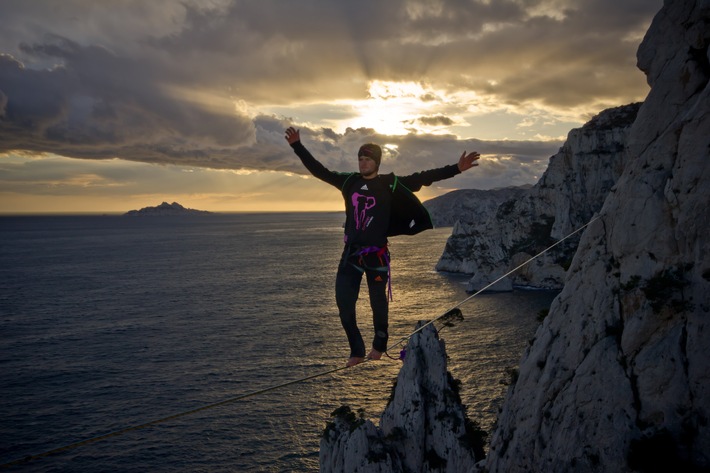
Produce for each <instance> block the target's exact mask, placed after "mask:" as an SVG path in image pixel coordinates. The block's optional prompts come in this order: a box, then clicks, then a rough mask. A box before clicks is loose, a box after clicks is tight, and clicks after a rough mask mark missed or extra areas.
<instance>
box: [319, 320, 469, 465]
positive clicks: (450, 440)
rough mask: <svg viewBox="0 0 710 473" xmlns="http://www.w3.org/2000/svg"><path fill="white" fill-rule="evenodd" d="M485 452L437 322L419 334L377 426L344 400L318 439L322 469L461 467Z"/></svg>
mask: <svg viewBox="0 0 710 473" xmlns="http://www.w3.org/2000/svg"><path fill="white" fill-rule="evenodd" d="M474 452H476V453H477V454H478V455H479V459H480V458H481V457H482V452H483V440H482V438H480V437H477V431H476V426H475V424H473V423H471V422H470V421H469V420H468V418H467V417H466V413H465V409H464V407H463V405H462V404H461V399H460V397H459V394H458V384H457V382H456V381H455V380H454V379H453V378H452V377H451V375H450V374H449V373H448V372H447V367H446V351H445V348H444V342H443V340H441V339H439V337H438V334H437V332H436V330H435V329H434V327H433V325H428V326H426V327H425V328H424V329H423V330H422V331H421V332H419V333H417V334H415V335H414V336H413V337H412V338H411V339H410V341H409V343H408V345H407V355H406V357H405V360H404V364H403V366H402V369H401V370H400V373H399V376H398V377H397V382H396V385H395V387H394V389H393V393H392V398H391V399H390V402H389V404H388V405H387V407H386V409H385V411H384V413H383V414H382V416H381V418H380V426H379V427H376V426H375V425H374V424H373V423H372V422H371V421H370V420H366V419H364V418H361V417H358V416H357V415H356V414H355V413H353V412H352V411H351V410H350V408H349V407H347V406H343V407H341V408H340V409H338V410H337V411H336V412H335V413H334V421H333V422H332V423H331V424H329V425H328V427H327V428H326V430H325V432H324V434H323V438H322V439H321V445H320V471H321V472H323V473H327V472H333V473H344V472H355V471H357V472H379V473H386V472H405V471H406V472H418V471H422V472H424V471H436V472H449V473H459V472H462V471H468V470H470V469H471V468H473V465H474V463H475V454H476V453H474Z"/></svg>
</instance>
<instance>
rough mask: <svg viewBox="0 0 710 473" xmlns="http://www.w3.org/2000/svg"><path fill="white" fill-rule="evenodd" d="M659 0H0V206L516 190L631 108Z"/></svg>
mask: <svg viewBox="0 0 710 473" xmlns="http://www.w3.org/2000/svg"><path fill="white" fill-rule="evenodd" d="M661 6H662V0H624V1H619V0H387V1H383V0H258V1H256V0H252V1H248V0H179V1H178V0H175V1H173V0H152V1H150V2H146V1H144V0H116V1H110V2H108V1H105V2H97V1H95V0H62V1H55V0H0V213H18V212H30V213H36V212H125V211H127V210H130V209H134V208H141V207H145V206H151V205H157V204H159V203H160V202H162V201H168V202H173V201H177V202H180V203H181V204H183V205H185V206H186V207H191V208H198V209H205V210H214V211H243V210H244V211H251V210H337V209H341V208H342V203H341V197H340V195H339V193H338V191H337V190H335V189H334V188H332V187H330V186H328V185H327V184H323V183H321V182H320V181H317V180H315V179H313V178H309V177H308V176H307V175H306V174H304V173H305V171H304V169H303V167H302V165H301V164H300V161H299V160H298V158H297V157H296V156H295V155H294V154H293V153H292V151H291V149H290V147H289V146H288V145H287V143H286V141H285V140H284V129H285V128H286V127H287V126H289V125H294V126H295V127H297V128H299V129H300V130H301V137H302V140H303V142H304V144H305V145H306V146H307V147H308V148H309V149H310V150H311V152H312V153H313V154H314V155H315V156H316V157H317V158H318V159H320V160H321V161H322V162H323V163H324V164H325V165H326V166H327V167H328V168H330V169H332V170H338V171H350V170H356V169H357V166H356V156H355V154H356V151H357V149H358V148H359V146H360V145H361V144H362V143H364V142H370V141H372V142H376V143H380V144H381V145H383V146H384V148H385V156H384V157H383V163H382V168H381V172H392V171H394V172H396V173H397V174H400V175H406V174H409V173H412V172H415V171H418V170H422V169H428V168H431V167H436V166H441V165H444V164H450V163H453V162H456V161H457V159H458V156H460V155H461V153H462V152H463V151H464V150H466V151H473V150H477V151H479V152H481V153H482V155H483V158H482V159H481V165H480V166H479V167H477V168H474V169H472V170H471V171H468V172H466V173H465V174H463V175H460V176H457V177H456V178H454V179H451V180H448V181H443V182H440V183H437V184H435V185H434V186H432V187H430V188H425V190H423V191H422V192H420V197H421V198H422V199H426V198H430V197H434V196H436V195H439V194H441V193H444V192H447V191H449V190H453V189H460V188H478V189H489V188H495V187H502V186H507V185H522V184H534V183H535V182H536V181H537V179H538V178H539V177H540V175H541V173H542V172H543V171H544V170H545V168H546V166H547V162H548V159H549V157H550V156H551V155H552V154H554V153H555V152H557V150H558V148H559V146H560V145H561V144H562V142H563V141H564V138H565V136H566V135H567V133H568V131H569V130H570V129H572V128H575V127H579V126H581V125H582V124H583V123H584V122H586V121H587V120H588V119H589V118H591V117H592V116H593V115H595V114H596V113H598V112H600V111H601V110H603V109H605V108H608V107H613V106H618V105H623V104H626V103H630V102H634V101H639V100H643V99H644V98H645V96H646V94H647V93H648V86H647V85H646V81H645V76H644V74H643V73H642V72H641V71H639V70H638V69H637V68H636V50H637V48H638V45H639V43H640V42H641V40H642V38H643V35H644V33H645V31H646V30H647V28H648V26H649V24H650V22H651V20H652V18H653V16H654V15H655V13H656V12H657V11H658V10H659V9H660V8H661Z"/></svg>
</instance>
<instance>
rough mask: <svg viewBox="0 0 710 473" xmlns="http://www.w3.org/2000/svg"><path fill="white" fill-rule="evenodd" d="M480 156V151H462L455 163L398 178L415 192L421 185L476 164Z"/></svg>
mask: <svg viewBox="0 0 710 473" xmlns="http://www.w3.org/2000/svg"><path fill="white" fill-rule="evenodd" d="M480 158H481V155H480V153H478V152H476V151H473V152H471V153H468V154H467V153H466V151H464V152H463V154H462V155H461V157H460V158H459V162H458V163H456V164H450V165H448V166H444V167H441V168H437V169H430V170H428V171H422V172H417V173H414V174H412V175H409V176H403V177H400V178H399V180H400V182H401V183H402V184H404V186H405V187H407V188H408V189H409V190H411V191H412V192H417V191H418V190H419V189H421V188H422V187H423V186H429V185H431V184H432V183H434V182H436V181H442V180H444V179H449V178H452V177H454V176H456V175H457V174H460V173H462V172H464V171H466V170H468V169H471V168H472V167H474V166H478V160H479V159H480Z"/></svg>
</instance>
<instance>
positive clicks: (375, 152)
mask: <svg viewBox="0 0 710 473" xmlns="http://www.w3.org/2000/svg"><path fill="white" fill-rule="evenodd" d="M357 155H358V157H360V156H367V157H368V158H372V160H374V161H375V163H377V167H379V166H380V162H382V148H380V147H379V146H378V145H376V144H374V143H367V144H364V145H362V146H360V150H359V151H358V152H357Z"/></svg>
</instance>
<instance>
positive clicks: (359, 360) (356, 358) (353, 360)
mask: <svg viewBox="0 0 710 473" xmlns="http://www.w3.org/2000/svg"><path fill="white" fill-rule="evenodd" d="M363 361H365V358H363V357H361V356H353V357H350V359H349V360H348V362H347V363H346V365H345V366H347V367H348V368H351V367H353V366H355V365H358V364H360V363H362V362H363Z"/></svg>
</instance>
